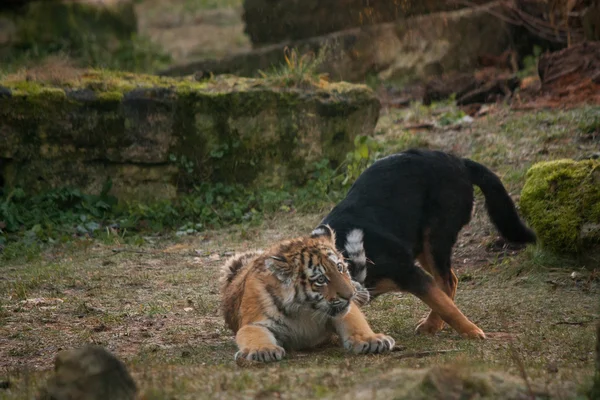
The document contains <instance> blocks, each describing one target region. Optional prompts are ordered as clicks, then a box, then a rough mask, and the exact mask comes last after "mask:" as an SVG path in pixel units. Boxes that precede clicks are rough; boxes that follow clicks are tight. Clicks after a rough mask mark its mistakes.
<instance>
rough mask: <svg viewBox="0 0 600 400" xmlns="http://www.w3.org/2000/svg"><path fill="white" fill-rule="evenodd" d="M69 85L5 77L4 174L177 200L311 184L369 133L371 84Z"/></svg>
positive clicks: (122, 77)
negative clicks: (200, 193)
mask: <svg viewBox="0 0 600 400" xmlns="http://www.w3.org/2000/svg"><path fill="white" fill-rule="evenodd" d="M77 76H78V77H77V78H76V79H75V80H73V81H71V80H70V78H69V79H66V80H64V81H62V82H61V81H60V80H53V82H51V83H47V82H44V81H39V80H34V81H20V80H11V79H9V78H7V80H6V81H0V92H1V91H2V90H4V91H10V95H9V96H4V97H0V161H2V162H1V163H0V167H1V170H0V176H1V178H0V182H4V185H5V186H6V187H8V188H13V187H21V188H23V189H24V190H26V191H27V192H30V193H35V192H40V191H43V190H47V189H49V188H59V187H71V188H78V189H81V190H82V191H83V192H84V193H99V192H100V191H101V189H102V188H103V187H104V185H105V184H106V183H107V181H108V180H109V179H110V180H112V189H111V191H110V192H109V194H112V195H114V196H116V197H117V198H119V199H120V200H144V201H150V200H154V199H165V198H166V199H170V198H173V197H175V196H176V194H177V191H178V190H185V189H187V188H189V187H191V186H192V185H198V184H201V183H203V182H222V183H229V184H232V183H239V184H244V185H247V186H253V185H260V186H261V187H268V186H270V185H277V184H281V183H282V182H283V181H284V180H285V181H289V182H291V183H294V184H301V183H303V182H304V181H305V180H306V177H307V176H308V175H309V173H310V172H312V171H313V168H314V163H315V162H316V161H320V160H322V159H323V158H327V159H329V160H330V161H331V162H332V163H333V164H339V163H341V162H342V161H344V159H345V155H346V153H347V152H348V151H351V150H352V149H353V146H354V138H355V137H356V136H357V135H371V134H372V133H373V130H374V127H375V123H376V121H377V118H378V116H379V108H380V104H379V101H378V100H377V98H376V96H375V94H374V93H373V92H372V91H371V90H370V89H369V88H368V87H366V86H364V85H352V84H348V83H332V84H329V83H327V82H317V84H315V85H309V84H305V86H304V87H302V88H299V87H294V86H292V87H286V86H283V85H282V82H280V81H277V80H261V79H244V78H236V77H229V76H222V77H219V78H218V79H214V80H204V81H202V82H197V81H195V80H194V79H193V78H192V77H186V78H181V79H174V78H160V77H156V76H149V75H135V74H131V73H112V72H106V71H93V70H91V71H83V72H81V73H80V74H79V75H77Z"/></svg>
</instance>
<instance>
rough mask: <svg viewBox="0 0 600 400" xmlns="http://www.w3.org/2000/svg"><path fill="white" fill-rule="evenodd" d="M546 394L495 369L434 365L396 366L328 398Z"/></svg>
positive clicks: (514, 399)
mask: <svg viewBox="0 0 600 400" xmlns="http://www.w3.org/2000/svg"><path fill="white" fill-rule="evenodd" d="M535 396H542V397H541V398H546V397H547V396H548V394H547V393H545V392H544V391H543V390H542V389H541V388H539V387H537V386H535V385H532V388H531V392H530V391H529V389H528V388H527V385H526V384H525V382H523V379H522V378H517V377H513V376H510V375H507V374H503V373H498V372H477V373H469V372H466V371H461V370H460V368H458V369H457V368H454V367H433V368H431V369H425V370H412V369H403V368H398V369H394V370H392V371H390V372H388V373H386V374H384V375H380V376H377V379H375V380H373V381H372V382H371V383H368V384H360V385H357V386H356V387H353V388H351V389H349V390H348V391H347V392H346V393H344V394H342V395H339V394H336V395H335V397H332V398H331V399H332V400H333V399H338V400H339V399H341V400H350V399H355V400H379V399H381V400H384V399H398V400H400V399H407V400H408V399H410V400H421V399H422V400H426V399H444V400H459V399H499V400H521V399H523V400H525V399H529V398H533V397H535Z"/></svg>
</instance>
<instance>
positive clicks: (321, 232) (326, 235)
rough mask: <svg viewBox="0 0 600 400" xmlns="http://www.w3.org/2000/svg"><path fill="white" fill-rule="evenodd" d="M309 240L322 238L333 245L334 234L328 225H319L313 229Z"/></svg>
mask: <svg viewBox="0 0 600 400" xmlns="http://www.w3.org/2000/svg"><path fill="white" fill-rule="evenodd" d="M310 237H311V238H322V239H328V240H329V241H331V243H333V244H335V232H334V231H333V229H331V227H330V226H329V225H326V224H321V225H319V226H317V227H316V228H315V230H314V231H312V233H311V234H310Z"/></svg>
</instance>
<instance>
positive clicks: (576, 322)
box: [552, 321, 591, 326]
mask: <svg viewBox="0 0 600 400" xmlns="http://www.w3.org/2000/svg"><path fill="white" fill-rule="evenodd" d="M588 322H591V321H558V322H555V323H553V324H552V325H576V326H583V325H585V324H587V323H588Z"/></svg>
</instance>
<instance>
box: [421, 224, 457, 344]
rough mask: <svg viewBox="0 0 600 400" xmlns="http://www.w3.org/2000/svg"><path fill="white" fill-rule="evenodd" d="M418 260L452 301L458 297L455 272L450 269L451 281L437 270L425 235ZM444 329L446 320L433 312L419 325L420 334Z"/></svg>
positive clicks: (433, 332)
mask: <svg viewBox="0 0 600 400" xmlns="http://www.w3.org/2000/svg"><path fill="white" fill-rule="evenodd" d="M417 260H418V261H419V264H420V265H421V267H422V268H423V269H424V270H425V271H427V272H428V273H429V274H430V275H431V276H432V277H433V279H434V281H435V283H436V284H437V285H438V287H439V288H440V289H442V290H443V291H444V293H446V294H447V295H448V296H449V297H450V299H452V301H454V297H455V295H456V288H457V286H458V278H457V277H456V275H455V274H454V271H452V269H450V276H449V280H446V279H444V278H442V277H441V276H440V274H439V273H438V270H437V268H435V261H434V259H433V255H432V254H431V245H430V244H429V238H428V235H427V234H426V235H425V238H424V240H423V252H422V253H421V254H419V255H418V256H417ZM443 328H444V320H443V319H442V317H440V315H439V314H438V313H436V312H435V311H433V310H431V311H430V312H429V314H428V315H427V317H425V318H423V319H422V320H421V321H419V323H418V324H417V332H418V333H426V334H435V333H437V332H439V331H441V330H442V329H443Z"/></svg>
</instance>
